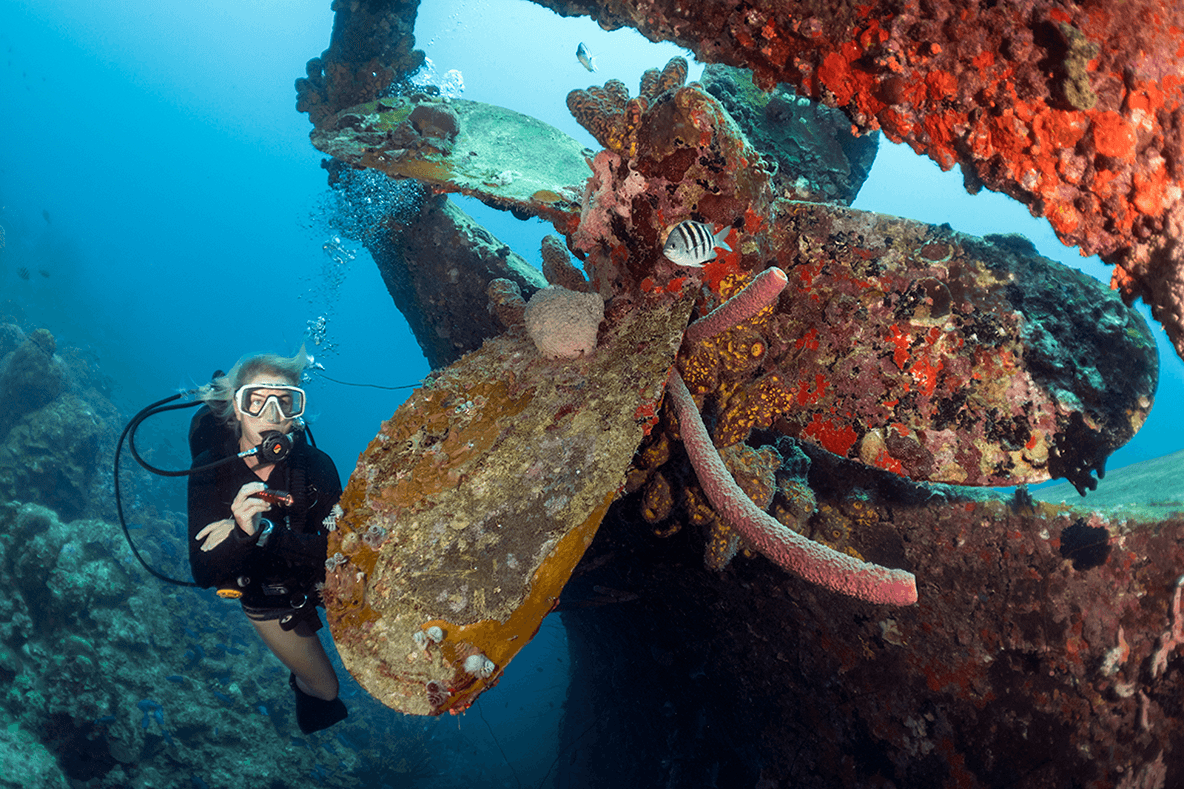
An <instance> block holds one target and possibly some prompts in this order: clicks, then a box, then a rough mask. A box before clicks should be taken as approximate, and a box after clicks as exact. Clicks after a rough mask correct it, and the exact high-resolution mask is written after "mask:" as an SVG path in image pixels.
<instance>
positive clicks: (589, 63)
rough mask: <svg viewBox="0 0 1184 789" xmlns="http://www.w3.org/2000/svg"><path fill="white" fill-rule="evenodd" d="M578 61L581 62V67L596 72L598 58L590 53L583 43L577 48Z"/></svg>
mask: <svg viewBox="0 0 1184 789" xmlns="http://www.w3.org/2000/svg"><path fill="white" fill-rule="evenodd" d="M576 60H578V61H580V65H581V66H583V67H584V68H586V69H588V70H589V71H595V70H596V58H594V57H592V55H591V54H589V53H588V48H587V47H585V46H584V42H583V41H581V42H580V45H579V46H578V47H576Z"/></svg>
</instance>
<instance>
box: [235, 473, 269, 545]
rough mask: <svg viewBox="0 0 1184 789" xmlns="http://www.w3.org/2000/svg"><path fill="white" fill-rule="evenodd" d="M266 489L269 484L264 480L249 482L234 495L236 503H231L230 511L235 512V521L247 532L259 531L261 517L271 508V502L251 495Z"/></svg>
mask: <svg viewBox="0 0 1184 789" xmlns="http://www.w3.org/2000/svg"><path fill="white" fill-rule="evenodd" d="M266 489H267V486H266V485H264V484H263V483H262V482H248V483H247V484H246V485H243V486H242V487H241V488H239V489H238V495H237V496H235V497H234V503H232V504H231V505H230V511H231V512H232V513H233V514H234V522H235V523H237V524H238V527H239V528H240V529H242V530H243V531H244V532H246V533H247V534H254V533H255V532H257V531H259V518H261V517H262V516H263V513H265V512H267V511H268V510H269V509H271V504H270V503H268V502H267V501H265V500H263V499H260V498H255V497H253V496H252V495H251V494H253V493H258V492H259V491H261V490H266Z"/></svg>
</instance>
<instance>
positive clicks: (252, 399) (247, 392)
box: [234, 383, 304, 422]
mask: <svg viewBox="0 0 1184 789" xmlns="http://www.w3.org/2000/svg"><path fill="white" fill-rule="evenodd" d="M234 403H235V405H237V406H238V409H239V410H240V411H242V412H243V413H244V414H248V415H250V416H254V417H258V416H262V414H263V412H264V411H265V410H267V407H268V405H274V406H275V411H276V412H277V413H278V414H279V416H280V417H282V418H283V419H296V418H297V417H299V416H300V415H301V414H303V413H304V390H303V389H301V388H300V387H299V386H291V385H289V384H267V383H260V384H247V385H246V386H241V387H239V389H238V391H236V392H235V393H234ZM274 415H275V414H272V416H274ZM269 421H273V422H275V421H279V420H276V419H273V420H269Z"/></svg>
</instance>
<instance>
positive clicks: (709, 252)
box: [662, 219, 732, 266]
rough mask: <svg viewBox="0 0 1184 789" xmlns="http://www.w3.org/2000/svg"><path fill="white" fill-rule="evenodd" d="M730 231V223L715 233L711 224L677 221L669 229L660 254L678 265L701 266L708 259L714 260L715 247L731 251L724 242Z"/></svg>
mask: <svg viewBox="0 0 1184 789" xmlns="http://www.w3.org/2000/svg"><path fill="white" fill-rule="evenodd" d="M730 232H732V226H731V225H724V228H723V230H720V231H719V232H718V233H715V232H713V230H712V226H711V225H707V224H704V223H703V222H695V221H694V220H691V219H687V220H684V221H682V222H679V223H678V224H677V225H675V226H674V229H673V230H671V231H670V235H668V236H667V237H666V245H665V246H664V247H662V254H664V255H665V256H666V258H667V259H668V260H671V261H673V262H675V263H677V264H678V265H680V266H702V265H703V264H704V263H706V262H707V261H709V260H715V249H716V247H723V248H724V249H726V250H728V251H729V252H731V251H732V248H731V247H730V246H728V245H727V244H726V243H724V239H725V238H727V237H728V233H730Z"/></svg>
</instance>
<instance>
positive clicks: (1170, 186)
mask: <svg viewBox="0 0 1184 789" xmlns="http://www.w3.org/2000/svg"><path fill="white" fill-rule="evenodd" d="M537 1H538V2H540V4H542V5H545V6H547V7H550V8H553V9H555V10H556V11H559V12H560V13H562V14H565V15H573V14H587V15H591V16H593V17H594V18H595V19H597V21H599V22H600V24H601V25H602V26H605V27H608V28H610V29H611V28H616V27H620V26H629V27H636V28H637V29H638V30H639V31H640V32H641V33H642V34H643V35H645V36H646V37H647V38H650V39H651V40H669V41H673V42H675V43H677V44H679V45H681V46H685V47H687V48H689V49H691V50H692V51H694V52H695V54H696V56H697V57H698V58H699V59H700V60H701V61H703V62H708V63H729V64H733V65H743V66H747V67H749V68H751V69H752V70H753V72H754V79H755V80H756V82H757V84H759V85H760V86H761V87H763V88H765V89H772V88H773V87H774V86H775V85H776V84H777V83H786V84H788V85H792V86H793V87H794V88H796V89H797V90H798V91H799V92H800V93H801V94H802V95H804V96H810V97H812V98H815V99H821V100H824V101H825V102H826V103H828V104H831V105H834V106H839V107H842V108H843V109H844V110H845V111H846V112H847V114H848V116H849V117H850V118H851V120H852V122H853V124H854V126H855V128H857V129H859V130H861V131H870V130H873V129H882V130H883V131H884V133H885V134H886V135H887V136H888V137H889V138H890V139H892V140H894V141H898V142H906V143H908V144H909V145H911V146H912V147H913V148H914V149H915V150H916V151H918V152H919V153H925V154H927V155H929V156H930V158H932V159H933V160H934V161H936V162H937V163H938V164H940V165H941V166H942V167H943V168H945V169H949V168H951V167H953V166H954V165H955V164H959V165H961V167H962V170H963V172H964V173H965V177H966V181H967V186H968V188H970V189H971V190H977V189H978V188H981V187H982V186H987V187H988V188H990V189H994V190H997V191H1001V192H1004V193H1006V194H1009V195H1011V196H1012V197H1015V198H1016V199H1017V200H1020V201H1022V202H1024V203H1025V204H1027V205H1028V206H1029V207H1030V208H1031V210H1032V211H1033V212H1034V213H1037V214H1039V215H1043V216H1045V217H1047V218H1048V221H1049V223H1050V224H1051V225H1052V227H1053V229H1054V230H1055V231H1056V232H1057V234H1058V236H1059V237H1060V238H1061V240H1062V241H1064V242H1065V243H1066V244H1070V245H1075V246H1080V247H1081V249H1082V251H1083V252H1084V253H1085V254H1093V253H1097V254H1100V255H1101V256H1102V258H1103V259H1104V260H1106V261H1107V262H1110V263H1113V264H1115V265H1116V268H1115V272H1114V277H1113V282H1114V284H1115V285H1116V286H1117V287H1120V288H1121V289H1122V290H1123V292H1124V295H1125V296H1126V298H1127V299H1128V300H1129V299H1133V298H1135V297H1142V298H1144V299H1146V300H1147V301H1148V302H1149V303H1150V304H1151V305H1152V309H1153V314H1154V315H1155V316H1156V318H1157V319H1159V320H1160V321H1161V322H1162V323H1163V324H1164V326H1165V328H1166V329H1167V331H1168V334H1169V336H1170V337H1171V338H1172V341H1173V342H1174V343H1175V345H1176V348H1177V352H1178V353H1181V354H1184V286H1182V285H1181V283H1184V252H1181V250H1182V249H1184V246H1182V245H1181V243H1180V242H1181V240H1182V239H1184V166H1182V162H1184V156H1182V152H1184V60H1181V58H1180V46H1181V32H1180V31H1181V30H1184V6H1181V5H1180V4H1179V3H1170V2H1163V1H1162V0H1139V2H1135V3H1129V4H1126V5H1124V6H1123V7H1122V9H1121V11H1119V10H1114V9H1100V8H1095V7H1093V6H1089V5H1085V4H1074V3H1061V2H1042V3H1034V4H1028V3H1021V4H1016V3H964V2H959V1H958V0H936V2H933V3H928V4H924V6H923V7H919V6H915V5H909V4H905V5H901V4H899V3H896V2H889V0H881V1H880V2H869V3H866V4H863V5H859V6H849V5H845V4H832V5H819V4H817V3H812V2H802V1H800V0H793V1H792V2H783V1H782V0H776V1H774V0H761V1H760V2H755V3H745V4H740V5H732V4H718V5H713V6H710V7H708V8H703V9H700V10H699V12H698V13H696V14H695V15H693V17H688V15H687V14H686V12H685V9H684V8H683V5H682V3H681V2H680V1H679V0H647V2H645V3H644V4H643V5H644V11H639V10H638V7H637V4H636V3H633V2H626V0H537ZM603 142H604V141H603V140H602V143H603ZM606 147H608V146H606Z"/></svg>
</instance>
